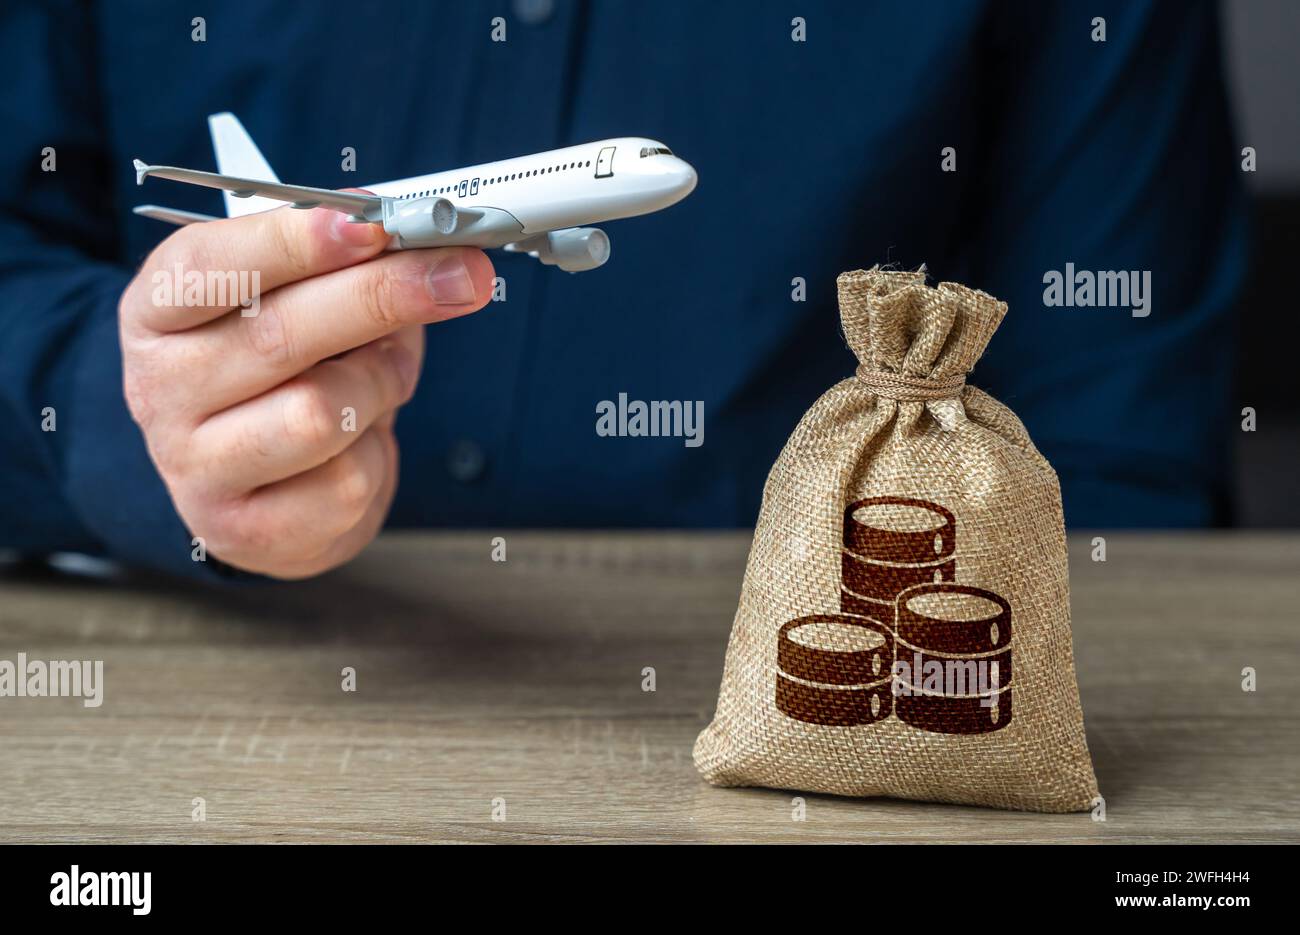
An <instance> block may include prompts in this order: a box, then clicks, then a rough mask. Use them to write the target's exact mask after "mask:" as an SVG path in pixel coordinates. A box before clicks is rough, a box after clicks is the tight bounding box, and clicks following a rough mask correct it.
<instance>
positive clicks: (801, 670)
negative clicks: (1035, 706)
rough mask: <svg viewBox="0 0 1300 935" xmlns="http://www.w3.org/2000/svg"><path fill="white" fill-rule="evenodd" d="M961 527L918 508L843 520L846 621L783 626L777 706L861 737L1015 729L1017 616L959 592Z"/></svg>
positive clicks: (896, 501) (1000, 601)
mask: <svg viewBox="0 0 1300 935" xmlns="http://www.w3.org/2000/svg"><path fill="white" fill-rule="evenodd" d="M956 574H957V521H956V518H955V517H954V516H953V514H952V512H951V511H949V510H947V509H945V508H944V507H942V506H940V505H939V504H937V503H932V502H930V501H929V500H920V499H916V498H914V497H868V498H866V499H864V500H857V501H855V502H853V503H850V504H849V506H848V507H847V508H846V509H845V511H844V533H843V548H842V550H841V554H840V611H841V612H840V613H838V614H814V615H811V616H807V617H799V618H796V619H794V620H791V621H788V622H787V623H785V624H783V625H782V627H781V629H780V631H779V633H778V635H777V674H776V706H777V708H779V709H780V710H781V711H782V712H783V713H784V714H786V715H787V716H788V717H792V718H795V719H797V720H800V721H807V722H808V723H812V724H825V725H833V726H838V727H851V726H855V725H860V724H873V723H875V722H877V721H881V720H884V719H885V718H887V717H889V716H890V714H891V713H892V714H894V715H896V716H897V717H898V718H899V720H901V721H903V722H904V723H906V724H909V725H910V726H912V727H915V728H917V729H919V730H925V731H932V732H935V733H943V734H983V733H988V732H990V731H995V730H1000V729H1001V728H1003V727H1005V726H1006V725H1007V724H1008V723H1010V721H1011V605H1010V604H1009V603H1008V602H1007V601H1006V600H1005V599H1004V598H1002V597H1001V596H999V595H997V594H995V593H994V592H992V591H988V590H985V589H983V588H978V587H973V586H971V585H960V584H955V583H953V582H954V579H955V578H956Z"/></svg>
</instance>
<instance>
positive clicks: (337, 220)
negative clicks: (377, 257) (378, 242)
mask: <svg viewBox="0 0 1300 935" xmlns="http://www.w3.org/2000/svg"><path fill="white" fill-rule="evenodd" d="M332 213H333V214H334V217H333V218H331V219H330V236H331V237H332V238H334V240H335V241H337V242H338V243H341V244H347V245H348V246H349V247H368V246H370V245H371V244H373V243H374V242H375V225H373V224H354V223H353V222H352V221H349V220H348V216H347V215H346V214H340V213H338V212H337V211H335V212H332Z"/></svg>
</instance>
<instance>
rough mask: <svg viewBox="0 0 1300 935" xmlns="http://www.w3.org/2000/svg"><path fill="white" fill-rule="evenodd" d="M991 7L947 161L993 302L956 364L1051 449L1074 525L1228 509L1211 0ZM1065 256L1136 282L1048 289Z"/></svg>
mask: <svg viewBox="0 0 1300 935" xmlns="http://www.w3.org/2000/svg"><path fill="white" fill-rule="evenodd" d="M991 10H992V11H993V12H992V14H991V15H992V19H991V22H990V35H989V36H988V37H987V38H988V43H987V48H988V50H989V52H988V54H989V61H988V62H987V75H986V76H985V77H984V78H983V79H982V82H981V85H980V87H979V90H978V95H979V96H978V100H979V101H980V104H979V113H980V115H981V120H982V122H983V125H984V126H983V130H982V132H981V137H982V139H983V140H984V141H986V142H985V143H984V144H983V145H982V146H981V147H980V151H979V152H977V153H975V154H972V155H973V159H972V163H973V164H968V165H962V164H961V163H960V162H959V163H958V171H961V172H970V173H973V184H968V185H967V186H966V188H967V189H968V190H970V191H971V192H972V193H973V195H972V198H971V203H970V205H969V210H970V217H971V219H972V224H971V226H972V229H973V230H974V231H975V235H974V236H973V237H972V238H971V245H970V246H969V248H968V261H969V266H970V269H969V281H971V282H972V283H975V284H979V285H980V287H981V288H983V289H985V290H986V291H988V292H991V293H992V294H994V295H996V296H998V297H999V298H1004V299H1006V300H1007V301H1008V303H1009V305H1010V310H1009V312H1008V315H1007V319H1006V321H1005V322H1004V324H1003V326H1002V328H1001V330H1000V331H999V334H998V337H997V338H996V339H995V340H994V342H993V343H992V345H990V348H989V353H988V354H987V355H986V358H985V360H984V361H982V362H981V363H980V364H979V365H978V366H977V369H976V376H975V377H973V380H974V382H976V383H977V384H978V385H981V386H986V387H987V388H988V389H989V390H990V392H992V393H993V394H994V395H995V396H997V397H998V398H999V399H1001V400H1002V401H1003V402H1005V403H1007V404H1008V405H1009V406H1010V407H1011V408H1012V409H1013V410H1015V411H1016V413H1017V414H1019V415H1020V417H1021V418H1022V419H1023V420H1024V421H1025V423H1026V425H1027V426H1028V428H1029V429H1030V432H1031V434H1032V435H1033V437H1034V440H1035V442H1036V443H1037V444H1038V446H1039V448H1040V449H1041V450H1042V451H1043V453H1044V454H1045V455H1046V456H1047V457H1048V459H1049V460H1051V461H1052V463H1053V464H1054V465H1055V467H1056V469H1057V472H1058V474H1059V475H1060V478H1061V483H1062V489H1063V494H1064V502H1065V513H1066V519H1067V521H1068V522H1069V523H1070V524H1071V525H1076V526H1111V527H1133V526H1151V527H1157V526H1200V525H1209V524H1218V523H1222V522H1225V521H1226V520H1227V518H1228V490H1229V487H1230V467H1231V463H1230V450H1231V440H1232V431H1233V429H1234V428H1235V426H1236V420H1235V417H1234V416H1233V411H1234V410H1235V409H1236V408H1237V407H1236V406H1235V405H1234V404H1233V402H1232V370H1233V360H1234V350H1235V345H1234V338H1233V332H1234V329H1233V325H1232V312H1233V306H1234V302H1235V299H1236V296H1237V293H1238V289H1239V287H1240V284H1241V282H1242V279H1243V275H1244V269H1245V263H1246V259H1245V258H1246V224H1245V209H1244V202H1243V194H1242V184H1241V155H1240V151H1239V149H1238V148H1237V147H1236V146H1235V145H1234V143H1233V135H1232V131H1231V125H1230V120H1229V115H1228V105H1227V101H1226V96H1225V91H1224V82H1223V76H1222V74H1221V70H1220V49H1219V30H1218V22H1217V11H1216V8H1215V5H1214V4H1212V3H1208V2H1201V3H1190V4H1188V3H1162V2H1130V0H1124V2H1114V3H1111V2H1099V3H1096V4H1093V5H1090V6H1088V7H1086V8H1080V7H1079V6H1078V5H1075V4H1068V3H1038V2H1032V3H1021V4H994V5H993V6H992V7H991ZM1102 21H1104V22H1102ZM1102 29H1104V41H1102V38H1101V37H1102V35H1103V34H1102V32H1101V30H1102ZM958 158H959V160H960V158H961V155H960V154H958ZM1071 270H1073V271H1075V275H1076V276H1078V275H1079V274H1080V273H1081V272H1082V273H1091V274H1093V275H1094V276H1096V275H1101V274H1106V273H1110V272H1119V273H1126V274H1128V276H1127V277H1126V278H1128V280H1129V282H1130V283H1132V284H1135V285H1137V286H1139V288H1141V286H1142V284H1143V283H1144V282H1148V283H1149V295H1145V296H1142V301H1141V303H1138V302H1137V301H1135V299H1136V297H1135V296H1133V295H1130V296H1129V304H1128V305H1127V306H1125V305H1111V306H1109V307H1102V306H1095V305H1094V306H1089V305H1081V304H1078V303H1073V304H1061V305H1057V304H1051V302H1050V301H1049V300H1050V299H1052V298H1053V297H1051V296H1049V295H1048V289H1049V285H1050V277H1051V275H1052V274H1053V273H1055V274H1059V275H1060V276H1061V277H1062V278H1064V277H1065V276H1067V274H1068V273H1069V271H1071ZM1134 277H1136V278H1134ZM1045 280H1047V281H1045ZM1111 281H1112V282H1115V281H1117V280H1113V279H1112V280H1111ZM1065 288H1066V289H1069V282H1068V281H1066V282H1065ZM1078 297H1079V298H1087V296H1086V294H1084V293H1079V295H1078ZM1120 297H1121V298H1122V293H1120ZM1071 298H1073V296H1071ZM1095 300H1096V294H1095V293H1094V301H1095ZM1139 304H1145V308H1138V309H1137V310H1136V314H1135V311H1134V309H1133V308H1132V306H1134V305H1139Z"/></svg>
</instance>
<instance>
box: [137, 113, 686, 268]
mask: <svg viewBox="0 0 1300 935" xmlns="http://www.w3.org/2000/svg"><path fill="white" fill-rule="evenodd" d="M208 127H209V129H210V130H211V131H212V145H213V148H214V149H215V150H216V154H217V168H218V169H219V170H220V173H216V172H198V171H196V170H194V169H178V168H175V167H174V166H150V165H145V164H144V163H143V162H141V161H140V160H139V159H137V160H135V180H136V184H137V185H143V184H144V180H145V178H146V177H147V176H151V175H153V176H157V177H159V178H164V179H173V180H174V181H177V182H187V183H189V184H191V185H204V186H207V187H208V188H220V189H223V190H224V194H225V200H226V214H227V216H229V217H240V216H242V215H246V214H255V213H257V212H258V211H266V210H269V209H271V208H275V207H279V206H280V205H279V202H289V203H290V204H291V205H292V206H293V207H295V208H329V209H331V210H334V211H340V212H342V213H344V214H347V215H349V216H350V219H351V220H352V221H355V222H357V223H361V224H365V223H370V224H382V225H384V230H386V231H387V232H388V233H389V234H391V235H392V236H393V243H392V249H397V250H402V249H411V248H415V247H446V246H473V247H482V248H492V247H504V248H505V249H506V250H509V251H513V252H522V253H527V254H529V255H530V256H534V257H536V258H537V259H539V260H541V261H542V262H543V263H546V264H549V265H554V266H558V267H559V268H560V269H563V270H567V271H569V272H571V273H576V272H580V271H582V270H588V269H595V268H596V267H598V266H601V265H602V264H604V262H605V261H606V260H608V259H609V252H610V251H609V237H608V236H606V234H605V232H604V231H602V230H599V229H598V228H595V227H587V226H586V225H588V224H599V223H601V222H603V221H613V220H616V219H618V218H628V217H635V216H637V215H639V214H649V213H651V212H652V211H659V210H661V209H663V208H667V207H668V206H669V205H672V204H676V203H677V202H679V201H681V200H682V199H683V198H685V197H686V196H687V195H689V194H690V193H691V192H692V191H693V190H694V188H695V182H696V175H695V170H694V169H692V168H691V167H690V166H689V165H688V164H687V163H686V162H684V161H683V160H682V159H680V158H678V157H677V156H674V155H673V154H672V152H671V151H669V149H668V147H666V146H664V144H662V143H660V142H657V141H656V140H648V139H642V138H641V137H620V138H618V139H612V140H600V141H598V142H595V143H586V144H584V145H581V146H568V147H565V148H564V149H553V150H551V151H550V152H545V153H537V154H536V155H533V156H520V157H518V158H517V159H503V160H502V161H500V162H488V163H484V164H482V165H477V166H470V167H468V168H465V169H455V170H452V171H450V172H435V173H433V174H432V175H419V176H415V177H414V178H409V179H401V180H400V181H396V182H381V183H379V184H377V185H363V186H360V187H362V188H365V189H368V190H369V191H372V192H374V194H372V195H363V194H358V193H354V192H339V191H332V190H330V189H326V188H307V187H304V186H300V185H285V184H282V183H281V182H280V180H279V179H278V178H276V175H275V173H274V172H272V171H271V166H270V165H269V164H268V163H267V161H266V159H265V158H263V156H262V154H261V152H260V151H259V150H258V148H257V145H256V144H255V143H254V142H253V140H252V138H251V137H250V136H249V135H248V132H247V131H246V130H245V129H244V127H243V125H242V124H241V123H240V122H239V120H238V118H236V117H235V115H234V114H213V115H212V116H210V117H209V118H208ZM135 213H136V214H142V215H144V216H145V217H151V218H156V219H158V220H160V221H167V222H169V223H172V224H192V223H195V222H197V221H211V220H214V218H212V217H211V216H210V215H206V214H195V213H194V212H191V211H178V210H175V209H172V208H164V207H160V206H158V205H141V206H139V207H138V208H136V209H135Z"/></svg>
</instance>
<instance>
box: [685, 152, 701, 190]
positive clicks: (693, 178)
mask: <svg viewBox="0 0 1300 935" xmlns="http://www.w3.org/2000/svg"><path fill="white" fill-rule="evenodd" d="M680 175H681V185H682V194H684V195H689V194H690V193H691V192H693V191H695V184H696V183H697V182H698V181H699V180H700V177H699V175H697V174H696V172H695V168H694V166H692V165H691V164H690V163H688V162H686V161H685V160H682V169H681V172H680Z"/></svg>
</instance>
